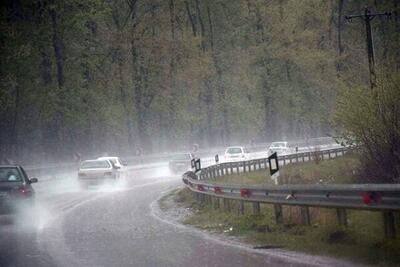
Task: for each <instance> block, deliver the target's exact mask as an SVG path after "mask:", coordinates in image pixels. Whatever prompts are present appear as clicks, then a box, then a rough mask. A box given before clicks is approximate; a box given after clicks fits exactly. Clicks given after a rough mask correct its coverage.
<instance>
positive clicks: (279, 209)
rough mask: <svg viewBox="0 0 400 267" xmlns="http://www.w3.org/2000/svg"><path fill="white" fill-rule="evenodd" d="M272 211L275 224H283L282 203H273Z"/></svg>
mask: <svg viewBox="0 0 400 267" xmlns="http://www.w3.org/2000/svg"><path fill="white" fill-rule="evenodd" d="M274 211H275V221H276V224H283V212H282V205H279V204H274Z"/></svg>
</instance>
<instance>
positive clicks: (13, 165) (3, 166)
mask: <svg viewBox="0 0 400 267" xmlns="http://www.w3.org/2000/svg"><path fill="white" fill-rule="evenodd" d="M20 167H21V166H20V165H16V164H7V165H0V168H20Z"/></svg>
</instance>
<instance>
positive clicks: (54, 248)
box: [0, 167, 310, 266]
mask: <svg viewBox="0 0 400 267" xmlns="http://www.w3.org/2000/svg"><path fill="white" fill-rule="evenodd" d="M180 184H181V181H180V177H177V176H175V177H173V176H169V175H168V172H167V170H166V168H165V167H164V169H158V170H154V169H147V170H141V171H135V172H134V173H131V174H130V177H129V179H128V182H127V184H126V185H122V186H120V187H118V188H107V187H104V188H103V187H94V188H90V189H89V190H88V191H80V190H79V189H78V187H77V186H76V185H75V184H74V182H73V178H72V179H63V180H61V181H58V182H49V181H48V182H46V183H45V182H43V183H42V184H40V183H38V184H37V186H36V191H37V195H38V197H37V199H38V206H39V208H38V209H37V210H36V211H35V213H36V217H38V218H39V220H38V222H37V226H35V227H29V226H27V225H26V223H23V224H22V223H20V222H19V221H18V220H19V219H21V218H16V220H17V221H16V222H14V223H13V224H11V223H9V222H7V221H4V218H2V222H1V224H0V227H1V228H0V235H1V239H0V266H309V264H301V263H298V262H297V263H296V262H294V261H293V259H294V257H292V260H288V259H283V258H276V257H271V256H268V255H266V254H260V253H256V252H255V251H252V250H251V249H243V248H241V247H238V246H232V245H228V244H226V243H224V242H223V241H215V240H214V239H212V238H207V236H206V235H204V234H201V233H199V231H192V230H190V228H185V227H177V226H175V225H173V224H169V223H166V222H164V221H162V220H160V219H159V218H157V216H155V215H154V209H153V208H152V207H154V203H155V200H156V199H158V198H159V197H160V196H161V195H162V194H164V193H165V192H167V191H169V190H171V189H173V188H176V187H177V186H179V185H180ZM28 225H29V224H28ZM308 263H310V262H308Z"/></svg>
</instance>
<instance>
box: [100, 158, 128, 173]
mask: <svg viewBox="0 0 400 267" xmlns="http://www.w3.org/2000/svg"><path fill="white" fill-rule="evenodd" d="M97 159H98V160H109V161H111V163H112V164H113V165H114V166H116V167H119V168H120V170H125V169H126V167H125V166H126V164H125V163H124V162H122V160H121V159H120V158H119V157H100V158H97Z"/></svg>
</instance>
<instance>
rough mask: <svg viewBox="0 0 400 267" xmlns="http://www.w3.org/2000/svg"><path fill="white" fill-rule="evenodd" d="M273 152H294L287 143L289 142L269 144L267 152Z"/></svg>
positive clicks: (279, 153) (282, 153)
mask: <svg viewBox="0 0 400 267" xmlns="http://www.w3.org/2000/svg"><path fill="white" fill-rule="evenodd" d="M274 152H276V153H277V154H278V155H285V154H289V153H292V152H294V149H293V147H291V146H290V145H289V142H283V141H282V142H273V143H271V145H270V146H269V148H268V150H267V153H268V155H272V154H273V153H274Z"/></svg>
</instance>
